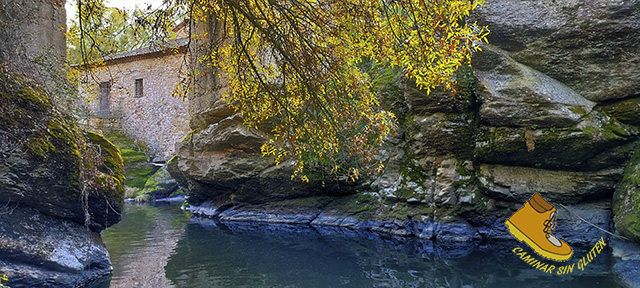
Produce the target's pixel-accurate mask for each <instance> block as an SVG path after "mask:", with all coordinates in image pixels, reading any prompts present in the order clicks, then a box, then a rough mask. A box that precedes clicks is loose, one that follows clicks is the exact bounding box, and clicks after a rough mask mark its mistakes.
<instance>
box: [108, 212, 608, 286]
mask: <svg viewBox="0 0 640 288" xmlns="http://www.w3.org/2000/svg"><path fill="white" fill-rule="evenodd" d="M102 237H103V239H104V242H105V244H106V246H107V249H108V250H109V253H110V255H111V260H112V262H113V268H114V270H113V276H112V278H111V283H110V286H109V284H105V285H104V286H105V287H154V288H155V287H194V288H195V287H203V288H204V287H460V288H472V287H473V288H477V287H536V288H540V287H551V286H555V287H581V288H582V287H616V285H615V282H614V281H613V278H612V276H611V275H610V274H609V270H610V260H609V258H610V257H609V254H605V253H604V252H603V254H601V255H600V256H598V257H597V258H596V260H595V262H594V263H591V264H589V266H587V268H586V269H585V272H582V273H577V272H580V271H579V270H578V269H577V268H575V270H578V271H577V272H574V273H573V274H572V275H569V276H558V275H548V274H544V273H542V272H541V271H538V270H534V269H533V268H531V267H529V266H528V265H527V264H526V263H524V262H522V261H521V260H519V259H518V258H517V257H516V256H515V255H514V254H513V253H512V252H510V249H511V248H513V247H515V245H517V242H515V241H513V243H507V244H506V245H493V247H478V248H476V249H473V248H474V247H473V246H471V245H464V246H462V247H440V246H434V245H433V243H431V242H426V241H419V240H416V239H408V240H407V239H405V240H402V239H385V237H381V236H379V235H376V234H372V233H363V232H353V231H342V230H338V229H331V228H316V229H314V228H311V227H306V226H287V225H258V224H240V223H230V224H229V223H226V224H221V223H219V222H214V221H212V220H208V219H200V218H193V219H189V215H188V214H187V213H185V212H183V211H181V210H180V209H179V207H178V206H176V205H155V206H153V205H126V207H125V212H124V215H123V219H122V222H120V223H119V224H117V225H115V226H113V227H111V228H109V229H107V230H105V231H104V232H103V233H102ZM472 249H473V251H471V250H472ZM607 253H608V252H607ZM461 255H466V256H464V257H461ZM576 261H577V260H576ZM575 270H574V271H575Z"/></svg>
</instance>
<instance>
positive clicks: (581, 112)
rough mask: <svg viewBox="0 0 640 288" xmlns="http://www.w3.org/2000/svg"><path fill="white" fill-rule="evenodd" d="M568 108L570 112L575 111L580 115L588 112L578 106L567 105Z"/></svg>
mask: <svg viewBox="0 0 640 288" xmlns="http://www.w3.org/2000/svg"><path fill="white" fill-rule="evenodd" d="M569 110H571V112H573V113H576V114H578V115H581V116H584V115H587V114H588V112H587V110H585V109H584V108H582V107H580V106H571V107H569Z"/></svg>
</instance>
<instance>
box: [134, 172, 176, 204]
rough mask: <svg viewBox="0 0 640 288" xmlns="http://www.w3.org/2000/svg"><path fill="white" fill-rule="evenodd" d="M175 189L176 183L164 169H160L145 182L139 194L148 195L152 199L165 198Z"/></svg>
mask: <svg viewBox="0 0 640 288" xmlns="http://www.w3.org/2000/svg"><path fill="white" fill-rule="evenodd" d="M177 189H178V182H176V180H175V179H173V177H171V174H169V172H168V171H167V170H166V169H165V168H160V169H158V171H156V173H154V174H153V175H152V176H151V177H150V178H149V179H148V180H147V182H146V183H145V184H144V189H142V191H141V192H140V194H150V195H152V196H153V197H154V198H166V197H169V195H171V193H173V192H174V191H176V190H177Z"/></svg>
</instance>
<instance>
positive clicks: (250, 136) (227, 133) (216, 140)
mask: <svg viewBox="0 0 640 288" xmlns="http://www.w3.org/2000/svg"><path fill="white" fill-rule="evenodd" d="M264 141H265V138H264V137H263V136H262V135H261V134H260V133H259V132H257V131H255V130H252V129H251V130H250V129H247V127H246V126H244V125H243V124H242V119H241V118H240V116H239V115H232V116H230V117H227V118H224V119H222V120H220V121H219V122H216V123H213V124H211V125H209V126H208V127H207V128H206V129H203V130H202V131H200V132H196V133H193V135H192V136H191V137H188V138H187V139H185V141H183V142H181V143H178V144H176V148H177V151H178V155H176V157H175V158H174V159H172V160H171V161H169V163H168V165H167V170H168V171H169V173H171V175H172V176H173V177H174V178H175V179H176V181H178V184H179V185H180V186H181V187H184V188H185V191H186V192H187V197H188V199H189V203H191V204H196V205H197V204H200V203H202V202H204V201H207V200H212V199H218V198H224V199H226V200H231V201H238V202H249V203H262V202H265V201H268V200H283V199H288V198H293V197H301V196H313V195H318V194H324V193H329V194H331V193H342V192H340V191H342V190H343V189H349V188H350V187H351V186H353V185H352V184H349V183H344V182H343V183H344V184H341V186H339V185H338V184H337V183H336V182H334V181H329V180H327V181H324V182H323V181H313V180H314V179H313V178H314V177H313V176H312V177H310V178H312V181H311V183H302V182H299V181H295V180H291V175H292V173H293V166H292V163H291V162H290V161H286V162H284V163H281V164H280V165H277V166H276V165H275V164H274V161H273V159H272V158H269V157H263V156H262V154H261V152H260V147H261V146H262V143H264ZM226 200H225V201H226Z"/></svg>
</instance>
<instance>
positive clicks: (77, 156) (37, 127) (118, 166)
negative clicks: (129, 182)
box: [0, 69, 124, 231]
mask: <svg viewBox="0 0 640 288" xmlns="http://www.w3.org/2000/svg"><path fill="white" fill-rule="evenodd" d="M0 115H1V116H0V137H1V138H2V139H3V141H2V142H1V144H0V159H1V160H2V161H0V169H2V170H3V171H5V174H4V176H3V177H0V201H3V203H22V204H24V205H28V206H30V207H35V208H36V209H38V210H39V211H40V212H42V213H45V214H48V215H52V216H55V217H61V218H68V219H72V220H73V221H76V222H78V223H80V224H85V225H87V226H88V227H90V228H92V229H93V230H96V231H99V230H102V229H104V228H106V227H108V226H110V225H113V224H115V223H117V222H118V221H119V220H120V209H121V207H122V205H123V196H124V175H123V171H122V159H121V158H120V153H119V151H118V150H117V148H115V146H113V145H112V144H111V143H109V142H108V141H107V140H105V139H104V138H103V137H102V136H100V135H97V134H93V133H86V132H83V131H82V130H81V129H79V128H78V127H77V126H76V125H75V124H74V122H73V120H72V119H71V117H70V116H68V115H64V114H62V113H60V112H57V111H56V110H55V109H54V107H53V106H52V103H51V101H50V98H49V96H48V95H47V93H46V92H45V90H44V89H43V88H41V87H40V86H39V85H37V84H35V83H33V82H30V81H28V80H26V79H24V78H23V77H21V76H19V75H17V74H14V73H9V72H7V71H6V70H4V69H3V70H2V71H0Z"/></svg>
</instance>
